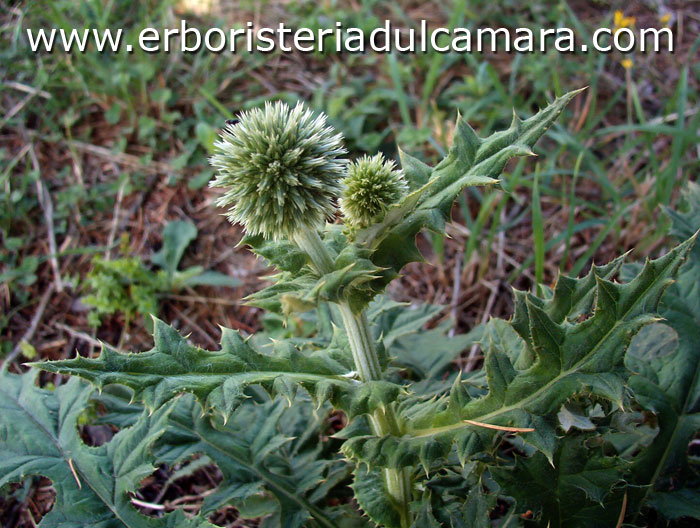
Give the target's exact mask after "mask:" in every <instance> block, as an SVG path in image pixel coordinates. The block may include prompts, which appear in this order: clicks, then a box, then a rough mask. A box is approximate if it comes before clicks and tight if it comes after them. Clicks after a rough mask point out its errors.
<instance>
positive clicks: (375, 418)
mask: <svg viewBox="0 0 700 528" xmlns="http://www.w3.org/2000/svg"><path fill="white" fill-rule="evenodd" d="M294 241H295V242H296V244H297V245H298V246H299V247H300V248H301V249H302V250H303V251H305V252H306V254H307V255H309V258H311V262H312V263H313V265H314V267H315V268H316V270H317V271H318V272H319V273H320V274H322V275H323V274H326V273H330V272H332V271H333V259H332V258H331V256H330V255H329V254H328V250H327V249H326V246H324V245H323V242H322V241H321V237H319V236H318V233H317V232H316V231H313V230H308V231H304V232H300V233H297V234H296V235H295V236H294ZM338 308H339V309H340V314H341V316H342V318H343V325H344V326H345V332H346V333H347V335H348V341H349V342H350V349H351V350H352V356H353V360H354V361H355V368H356V369H357V371H358V373H359V375H360V379H361V380H362V381H363V382H368V381H375V380H380V379H382V368H381V365H380V363H379V357H378V356H377V351H376V349H375V346H374V340H373V339H372V333H371V332H370V329H369V322H368V321H367V315H366V313H365V311H364V310H363V311H362V312H360V313H359V314H356V313H354V312H353V311H352V309H351V308H350V305H349V304H348V303H347V302H344V301H341V302H339V303H338ZM369 421H370V425H371V427H372V431H373V432H374V434H375V435H377V436H386V435H394V436H401V434H402V433H401V428H400V426H399V421H398V419H397V417H396V412H395V411H394V407H393V405H389V406H387V407H384V408H379V409H377V410H376V411H374V412H373V413H372V414H371V415H369ZM383 473H384V483H385V485H386V488H387V491H388V492H389V495H390V496H391V499H392V501H393V502H394V504H395V506H396V508H397V509H398V511H399V514H400V516H401V528H408V527H409V526H410V525H411V514H410V508H409V505H410V502H411V495H412V489H411V488H412V486H411V478H410V475H409V473H408V471H407V470H406V469H389V468H386V469H384V471H383Z"/></svg>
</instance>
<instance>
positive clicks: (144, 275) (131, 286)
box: [83, 221, 239, 328]
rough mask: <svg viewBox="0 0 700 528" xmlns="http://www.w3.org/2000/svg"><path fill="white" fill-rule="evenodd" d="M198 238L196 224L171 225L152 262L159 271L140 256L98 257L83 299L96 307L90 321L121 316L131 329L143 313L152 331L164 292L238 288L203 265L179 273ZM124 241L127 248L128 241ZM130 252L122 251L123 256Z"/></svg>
mask: <svg viewBox="0 0 700 528" xmlns="http://www.w3.org/2000/svg"><path fill="white" fill-rule="evenodd" d="M195 238H197V228H196V227H195V225H194V224H193V223H192V222H185V221H173V222H168V223H167V224H166V225H165V227H164V228H163V247H162V248H161V249H160V251H158V252H157V253H154V254H153V255H152V256H151V262H152V263H153V264H155V265H156V266H158V268H160V269H157V270H155V271H154V270H152V269H150V268H149V267H147V266H146V265H145V264H144V262H143V261H142V260H141V259H140V258H138V257H120V258H116V259H113V260H108V259H105V258H103V257H100V256H96V257H94V258H93V259H92V270H91V271H90V272H89V273H88V275H87V278H86V281H85V286H86V288H87V291H88V295H86V296H85V298H84V299H83V301H84V302H85V304H87V305H88V306H90V307H92V310H91V311H90V313H89V314H88V322H89V323H90V324H91V325H92V326H95V327H97V326H100V323H101V320H102V318H103V317H104V316H105V315H112V314H115V313H121V314H123V315H124V319H125V321H124V326H125V327H126V328H128V327H129V323H130V322H131V321H132V320H133V319H134V317H135V316H136V315H138V314H142V315H143V316H144V324H145V325H146V327H147V328H152V324H151V319H150V315H151V314H153V315H155V314H157V313H158V311H159V310H158V304H159V298H160V296H161V295H162V294H164V293H168V292H176V291H178V290H180V289H182V288H184V287H186V286H199V285H211V286H237V285H238V284H239V281H238V280H237V279H235V278H233V277H229V276H227V275H224V274H223V273H219V272H216V271H204V270H203V268H202V267H201V266H191V267H189V268H187V269H185V270H183V271H179V270H178V268H179V266H180V260H181V259H182V256H183V255H184V253H185V249H187V246H188V245H189V244H190V242H192V240H194V239H195ZM123 242H124V243H123V244H122V246H125V245H126V244H125V242H126V241H123ZM127 251H128V249H126V248H123V249H122V253H126V252H127Z"/></svg>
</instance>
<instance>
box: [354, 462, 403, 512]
mask: <svg viewBox="0 0 700 528" xmlns="http://www.w3.org/2000/svg"><path fill="white" fill-rule="evenodd" d="M352 489H353V491H354V492H355V499H357V502H358V503H359V505H360V507H361V508H362V510H363V511H364V512H365V513H366V514H367V516H368V517H369V518H370V519H372V520H373V521H374V522H375V523H377V524H378V525H380V526H401V515H400V513H399V511H398V509H397V508H396V506H395V505H394V503H393V502H392V501H391V499H390V498H389V497H390V496H389V493H388V492H387V489H386V486H385V484H384V479H383V478H382V474H381V472H379V471H377V470H373V469H369V468H366V467H362V466H361V465H358V467H357V468H355V479H354V481H353V484H352Z"/></svg>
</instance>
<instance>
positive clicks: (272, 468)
mask: <svg viewBox="0 0 700 528" xmlns="http://www.w3.org/2000/svg"><path fill="white" fill-rule="evenodd" d="M310 407H311V406H310V405H308V404H307V405H304V403H303V402H302V401H300V400H297V401H295V406H294V408H292V409H288V408H287V406H286V405H285V404H284V403H283V402H282V401H280V400H275V401H273V402H268V403H265V404H255V405H243V406H241V407H240V408H239V409H238V410H237V411H236V412H235V413H234V415H233V416H232V417H231V419H230V420H229V421H228V422H227V424H226V425H224V424H223V423H220V422H218V423H217V422H216V421H215V422H214V423H212V421H211V420H210V419H209V418H208V417H202V416H201V410H200V409H199V406H198V405H197V404H196V402H195V401H194V400H193V399H192V398H183V399H182V400H181V401H180V402H178V405H177V407H176V408H175V410H174V411H173V413H172V414H171V416H170V420H169V425H168V430H167V432H166V435H165V436H164V437H163V439H162V440H161V441H160V442H159V449H158V451H157V453H156V454H157V456H158V460H159V461H164V462H167V463H169V464H171V465H172V464H174V463H177V462H179V461H182V460H184V459H186V458H188V457H190V456H191V455H194V454H205V455H207V456H208V457H209V458H210V459H211V460H212V461H214V462H215V463H216V464H217V466H218V467H219V469H220V470H221V472H222V473H223V475H224V480H223V482H222V484H221V486H220V487H219V488H218V489H217V490H216V492H215V493H214V494H213V495H210V496H208V497H207V498H206V500H205V502H204V504H203V505H202V510H201V511H202V514H204V515H209V514H211V513H213V512H214V511H216V510H217V509H219V508H220V507H221V506H224V505H226V504H233V505H235V506H241V505H244V504H245V503H246V502H247V501H250V500H251V498H254V497H256V496H259V495H260V494H261V493H264V492H266V493H270V494H272V495H273V496H274V497H275V499H276V502H277V505H276V516H277V517H278V519H279V520H278V521H277V522H276V523H275V524H276V526H284V527H288V528H297V527H300V526H303V525H305V523H306V521H308V520H309V519H313V520H314V521H315V523H316V525H317V526H322V527H326V528H334V527H335V526H337V525H336V523H335V521H334V517H335V515H337V514H338V513H339V512H338V511H335V510H332V509H329V508H326V507H324V501H325V499H326V493H327V492H328V491H329V489H330V487H332V486H333V485H334V483H335V484H338V483H339V482H340V481H341V480H343V479H345V478H347V476H348V474H349V469H348V467H347V464H345V463H343V462H342V461H341V460H339V459H337V458H336V459H335V460H333V459H331V460H328V459H323V458H321V457H320V456H319V455H320V453H319V447H317V446H318V444H315V445H314V444H312V446H313V447H312V449H309V448H306V449H304V447H303V445H302V442H303V440H304V437H303V434H304V432H305V431H304V429H303V427H304V426H305V427H306V428H314V430H313V431H311V434H319V432H318V429H320V426H321V425H323V424H321V423H319V422H320V421H324V420H325V419H326V414H325V413H323V414H321V415H320V416H318V417H316V418H315V419H314V418H313V414H312V409H310ZM285 414H287V415H290V414H293V415H296V416H298V419H297V421H298V422H301V421H302V420H303V421H304V422H305V423H300V424H294V423H292V424H291V427H290V423H289V419H288V418H287V419H286V422H285V423H286V425H287V426H286V427H284V428H282V427H281V426H280V420H282V419H283V418H286V417H285ZM300 425H301V427H302V428H300V427H299V426H300ZM290 429H292V430H290ZM293 434H294V435H300V436H301V439H300V440H297V439H295V438H292V437H291V436H290V435H293ZM343 513H344V514H347V515H348V516H349V517H350V515H349V512H347V511H343Z"/></svg>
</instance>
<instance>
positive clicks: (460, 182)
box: [356, 90, 580, 291]
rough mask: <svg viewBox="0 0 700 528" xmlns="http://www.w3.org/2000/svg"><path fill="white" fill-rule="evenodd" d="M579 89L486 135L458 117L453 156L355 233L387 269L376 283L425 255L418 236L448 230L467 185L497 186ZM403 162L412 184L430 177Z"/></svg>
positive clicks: (419, 166)
mask: <svg viewBox="0 0 700 528" xmlns="http://www.w3.org/2000/svg"><path fill="white" fill-rule="evenodd" d="M579 92H580V90H579V91H574V92H570V93H568V94H566V95H564V96H562V97H560V98H559V99H557V100H556V101H554V102H553V103H552V104H551V105H549V106H548V107H547V108H545V109H544V110H541V111H540V112H539V113H537V114H536V115H534V116H533V117H531V118H529V119H526V120H525V121H522V120H520V119H518V118H517V117H516V118H515V119H514V120H513V124H512V125H511V127H510V128H509V129H508V130H505V131H502V132H496V133H495V134H493V135H491V136H490V137H488V138H485V139H481V138H479V137H478V136H477V135H476V133H475V132H474V130H473V129H472V128H471V127H470V126H469V124H468V123H467V122H466V121H465V120H464V119H463V118H462V117H459V118H458V120H457V125H456V128H455V134H454V141H453V144H452V146H451V148H450V150H449V152H448V155H447V157H446V158H445V159H443V160H442V161H441V162H440V163H439V164H438V165H437V166H436V167H435V168H434V169H432V171H431V173H430V179H429V181H427V182H426V183H425V184H424V185H423V186H422V187H420V188H418V189H417V190H415V191H414V192H412V193H410V194H408V195H407V196H406V197H405V198H404V199H403V200H402V201H401V202H400V203H399V204H397V205H396V206H394V207H393V208H390V209H389V210H388V211H387V214H386V216H385V218H384V220H383V221H382V223H381V226H379V227H376V226H371V227H369V228H368V229H367V230H366V231H364V232H362V231H361V232H360V233H358V234H357V235H356V240H357V242H358V243H359V244H362V245H364V246H365V247H368V248H371V249H373V250H374V253H373V254H372V261H373V262H374V263H375V264H376V265H377V266H378V267H380V268H382V269H384V271H383V272H382V277H381V278H380V279H377V280H376V281H375V289H376V290H377V291H379V290H381V289H383V288H384V287H385V286H386V285H387V284H388V283H389V282H390V281H391V280H392V279H393V278H394V277H396V276H397V275H398V273H399V272H400V271H401V269H402V268H403V267H404V266H405V265H406V264H408V263H409V262H414V261H418V260H420V259H421V254H420V252H419V251H418V249H417V247H416V245H415V237H416V235H417V234H418V232H419V231H420V230H421V229H424V228H425V229H429V230H433V231H436V232H443V231H444V226H445V223H446V222H447V221H449V219H450V212H451V210H452V204H453V203H454V201H455V199H456V198H457V196H458V195H459V194H460V193H461V192H462V190H463V189H464V188H465V187H467V186H473V185H489V184H493V183H495V182H496V181H497V180H496V178H498V176H499V175H500V173H501V171H502V170H503V167H504V166H505V164H506V162H507V161H508V160H509V159H511V158H513V157H515V156H526V155H531V154H532V147H533V146H534V144H535V143H536V142H537V140H538V139H539V138H540V137H541V136H542V135H543V134H544V133H545V131H546V130H547V129H548V128H549V127H550V126H551V125H552V123H553V122H554V121H555V120H556V118H557V117H558V116H559V114H560V113H561V112H562V110H563V109H564V107H565V106H566V104H567V103H568V102H569V101H570V100H571V99H572V98H573V97H574V96H575V95H576V94H578V93H579ZM402 160H403V161H404V162H405V163H406V167H405V170H406V171H407V174H408V175H409V177H408V180H409V182H411V183H412V186H414V185H415V183H416V182H420V181H422V180H423V179H424V178H425V177H426V175H427V171H426V168H425V166H424V165H423V164H421V163H420V162H418V161H417V160H415V159H414V158H410V157H408V156H406V155H403V156H402Z"/></svg>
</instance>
